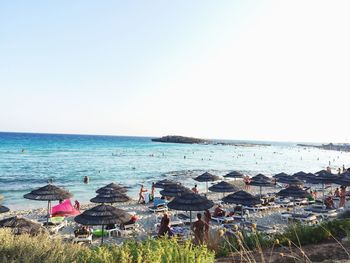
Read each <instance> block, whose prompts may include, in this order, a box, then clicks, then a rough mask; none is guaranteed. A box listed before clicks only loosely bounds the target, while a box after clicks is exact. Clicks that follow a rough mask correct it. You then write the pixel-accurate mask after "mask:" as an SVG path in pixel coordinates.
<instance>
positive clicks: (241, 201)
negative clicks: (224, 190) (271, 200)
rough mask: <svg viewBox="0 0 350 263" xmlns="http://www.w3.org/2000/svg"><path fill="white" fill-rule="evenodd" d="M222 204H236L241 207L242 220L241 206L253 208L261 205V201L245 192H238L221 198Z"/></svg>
mask: <svg viewBox="0 0 350 263" xmlns="http://www.w3.org/2000/svg"><path fill="white" fill-rule="evenodd" d="M222 201H223V202H224V203H228V204H236V205H241V206H242V213H241V217H242V218H243V206H254V205H258V204H261V200H260V199H259V198H257V197H255V196H253V195H251V194H249V193H247V192H246V191H242V190H241V191H238V192H235V193H233V194H229V195H228V196H226V197H224V198H222Z"/></svg>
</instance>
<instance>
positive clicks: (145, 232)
mask: <svg viewBox="0 0 350 263" xmlns="http://www.w3.org/2000/svg"><path fill="white" fill-rule="evenodd" d="M229 181H230V182H231V183H232V184H233V185H235V186H236V187H238V188H239V189H244V183H243V182H242V180H229ZM280 189H281V188H265V189H263V191H262V193H263V194H266V193H271V192H276V191H278V190H280ZM159 190H161V189H158V190H157V191H156V196H160V195H159ZM249 192H250V193H251V194H253V195H258V194H259V188H258V187H251V190H250V191H249ZM201 194H204V192H202V193H201ZM226 195H227V194H226ZM207 197H208V199H210V200H213V201H214V202H215V203H218V201H220V200H221V199H222V197H223V194H222V193H213V192H209V193H208V194H207ZM38 203H39V204H41V205H42V208H36V209H27V210H14V211H10V212H7V213H4V214H0V219H2V218H7V217H11V216H20V217H25V218H28V219H31V220H34V221H38V220H42V218H43V217H44V216H45V215H46V214H47V208H46V203H45V202H38ZM56 203H58V202H56ZM56 203H53V205H54V204H56ZM151 205H152V204H151V203H149V204H138V203H137V200H135V198H134V200H131V201H130V202H126V203H120V204H114V206H115V207H117V208H120V209H123V210H125V211H126V212H131V213H135V214H136V215H137V217H138V218H139V220H138V221H137V228H136V230H135V232H134V233H133V234H132V235H131V236H127V237H116V236H111V237H105V243H112V244H121V243H122V242H124V241H125V240H127V239H128V238H131V237H132V238H133V239H137V240H144V239H147V238H149V237H150V236H156V235H157V231H158V230H157V228H156V226H155V225H156V224H157V223H159V222H160V220H161V217H162V216H163V213H153V212H150V211H149V207H150V206H151ZM94 206H96V204H94V203H85V204H82V205H81V212H83V211H84V210H86V209H89V208H92V207H94ZM234 207H235V205H229V204H225V205H224V208H225V210H226V211H233V209H234ZM214 208H215V207H213V208H212V209H211V211H212V212H213V210H214ZM283 211H284V212H285V211H287V209H286V208H279V209H274V210H269V211H264V212H257V213H251V214H250V215H249V221H250V222H253V223H256V224H257V225H261V226H266V227H271V226H273V229H274V230H275V231H276V232H282V231H283V229H284V228H285V227H286V226H287V224H286V222H285V221H283V220H282V218H281V215H280V213H281V212H283ZM199 212H200V211H199ZM167 213H168V214H169V215H170V218H171V221H178V220H179V219H178V218H177V214H178V213H180V212H179V211H175V210H169V211H168V212H167ZM181 213H184V212H181ZM194 215H195V213H194ZM66 221H67V224H66V226H65V227H64V228H62V229H61V230H60V231H58V232H57V233H56V234H55V235H54V236H57V237H60V238H62V239H63V240H64V241H67V242H72V240H73V238H74V230H75V229H76V228H77V227H78V226H79V224H77V223H76V222H74V217H67V218H66ZM98 228H101V226H98V227H94V229H98ZM220 229H222V224H219V223H217V222H214V221H212V222H211V223H210V231H211V233H212V234H213V235H216V234H217V232H218V231H219V230H220ZM100 240H101V239H100V238H94V239H93V244H95V245H99V244H100Z"/></svg>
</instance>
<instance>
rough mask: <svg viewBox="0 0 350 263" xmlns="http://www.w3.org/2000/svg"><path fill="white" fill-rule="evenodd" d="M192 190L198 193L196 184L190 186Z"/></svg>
mask: <svg viewBox="0 0 350 263" xmlns="http://www.w3.org/2000/svg"><path fill="white" fill-rule="evenodd" d="M192 192H193V193H195V194H198V189H197V185H196V184H195V185H194V187H193V188H192Z"/></svg>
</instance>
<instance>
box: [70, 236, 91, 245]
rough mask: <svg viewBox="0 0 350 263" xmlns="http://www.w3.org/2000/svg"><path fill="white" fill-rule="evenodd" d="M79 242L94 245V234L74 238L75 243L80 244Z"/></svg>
mask: <svg viewBox="0 0 350 263" xmlns="http://www.w3.org/2000/svg"><path fill="white" fill-rule="evenodd" d="M79 242H87V243H89V244H91V243H92V234H90V235H78V236H76V237H74V238H73V243H79Z"/></svg>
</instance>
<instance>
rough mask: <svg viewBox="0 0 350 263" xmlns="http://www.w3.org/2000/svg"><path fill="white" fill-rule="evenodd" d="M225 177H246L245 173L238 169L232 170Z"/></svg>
mask: <svg viewBox="0 0 350 263" xmlns="http://www.w3.org/2000/svg"><path fill="white" fill-rule="evenodd" d="M224 177H225V178H234V179H235V180H236V179H237V178H243V177H244V174H242V173H240V172H238V171H232V172H230V173H228V174H226V175H224Z"/></svg>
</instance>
